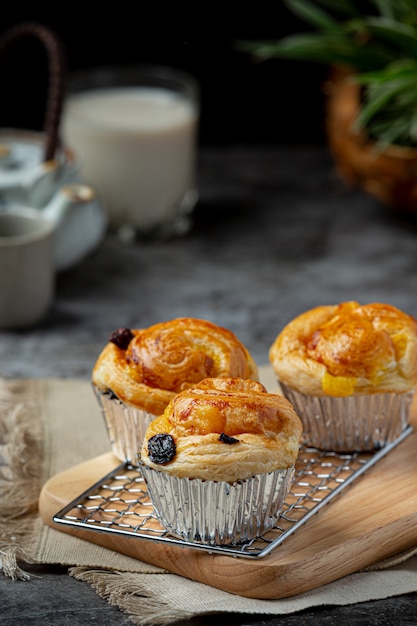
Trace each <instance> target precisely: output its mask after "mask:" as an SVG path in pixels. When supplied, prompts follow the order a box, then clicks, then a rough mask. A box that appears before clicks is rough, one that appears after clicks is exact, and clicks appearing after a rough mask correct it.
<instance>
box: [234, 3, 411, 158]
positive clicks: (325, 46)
mask: <svg viewBox="0 0 417 626" xmlns="http://www.w3.org/2000/svg"><path fill="white" fill-rule="evenodd" d="M284 2H285V4H286V5H287V6H288V8H289V9H290V10H291V11H292V12H293V13H294V14H296V15H297V16H298V17H299V18H301V19H302V20H303V21H304V22H306V23H308V24H310V26H312V27H313V30H314V31H315V32H305V33H299V34H294V35H289V36H287V37H284V38H282V39H280V40H277V41H263V42H262V41H261V42H241V43H240V48H241V49H242V50H246V51H247V52H249V53H251V54H253V55H254V56H255V57H256V58H257V59H270V58H272V57H281V58H287V59H297V60H305V61H312V62H316V63H321V64H325V65H328V66H329V67H333V66H345V67H347V68H349V69H350V70H351V72H352V74H351V80H355V81H357V82H358V83H359V85H360V86H361V102H360V109H359V114H358V117H357V119H356V121H355V128H356V130H365V131H366V133H367V135H368V137H369V138H370V139H372V140H374V141H376V142H377V143H378V144H379V145H380V147H385V146H387V145H392V144H395V145H401V146H416V145H417V0H369V2H363V1H362V2H359V1H357V2H355V1H354V0H284Z"/></svg>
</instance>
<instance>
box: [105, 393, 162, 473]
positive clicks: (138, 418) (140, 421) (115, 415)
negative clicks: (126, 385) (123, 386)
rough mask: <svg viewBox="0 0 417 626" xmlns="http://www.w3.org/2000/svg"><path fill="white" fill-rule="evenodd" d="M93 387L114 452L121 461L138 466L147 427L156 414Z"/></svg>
mask: <svg viewBox="0 0 417 626" xmlns="http://www.w3.org/2000/svg"><path fill="white" fill-rule="evenodd" d="M93 389H94V392H95V395H96V397H97V400H98V403H99V405H100V408H101V412H102V415H103V418H104V422H105V424H106V428H107V434H108V437H109V440H110V445H111V449H112V452H113V454H114V455H115V457H117V458H118V459H119V460H120V461H124V462H130V463H132V465H135V466H137V465H138V454H139V453H140V449H141V447H142V442H143V438H144V436H145V432H146V429H147V427H148V425H149V424H150V423H151V422H152V420H154V419H155V417H156V416H155V415H152V414H151V413H148V412H147V411H143V410H141V409H135V408H134V407H131V406H129V405H127V404H124V403H123V402H122V401H121V400H119V399H118V398H116V397H115V396H111V395H110V394H108V393H105V392H102V391H100V390H99V389H97V388H96V387H94V385H93Z"/></svg>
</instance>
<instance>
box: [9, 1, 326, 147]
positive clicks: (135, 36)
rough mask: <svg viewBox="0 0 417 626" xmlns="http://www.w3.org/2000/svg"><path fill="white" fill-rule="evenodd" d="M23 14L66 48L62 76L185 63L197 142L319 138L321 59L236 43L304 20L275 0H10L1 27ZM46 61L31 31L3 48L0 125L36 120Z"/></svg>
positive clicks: (289, 29)
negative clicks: (264, 55) (271, 54)
mask: <svg viewBox="0 0 417 626" xmlns="http://www.w3.org/2000/svg"><path fill="white" fill-rule="evenodd" d="M5 4H7V7H5ZM190 6H191V7H193V8H190ZM167 7H169V10H168V9H167ZM26 21H35V22H38V23H41V24H43V25H45V26H47V27H48V28H49V29H51V30H53V31H54V32H55V33H56V34H57V36H58V37H59V38H60V40H61V41H62V43H63V46H64V49H65V51H66V65H67V70H68V76H71V75H72V74H73V73H74V72H76V71H79V70H82V69H86V68H89V67H97V66H106V65H107V66H108V65H117V64H122V65H135V64H140V63H159V64H164V65H170V66H173V67H178V68H181V69H183V70H186V71H188V72H190V73H191V74H192V75H194V77H195V78H196V79H197V80H198V82H199V84H200V89H201V126H200V142H201V144H204V145H209V144H212V145H213V144H214V145H223V144H224V145H226V144H231V143H233V144H294V143H319V142H323V141H324V129H323V107H324V102H323V83H324V81H325V77H326V74H327V69H326V68H324V67H321V66H318V65H316V64H313V63H309V62H298V61H291V60H281V59H272V60H268V61H264V62H262V63H259V62H255V61H254V59H253V58H251V57H250V56H249V55H248V54H245V53H242V52H241V51H238V50H237V49H236V42H237V41H239V40H268V39H277V38H280V37H283V36H285V35H287V34H290V33H294V32H299V31H301V30H307V26H306V25H305V24H304V23H303V22H301V21H300V20H299V19H297V18H296V17H295V16H294V15H293V14H292V13H291V12H290V11H289V10H288V9H287V8H286V7H285V5H283V4H282V2H275V3H256V2H252V3H249V4H248V5H245V7H242V3H238V4H236V5H234V4H231V3H223V4H219V5H214V4H212V3H210V4H209V3H207V5H205V4H204V3H194V4H192V5H189V6H187V5H181V4H179V5H178V4H175V3H170V4H167V5H164V4H161V5H152V8H150V7H149V6H148V5H147V4H146V5H144V4H143V3H137V2H117V0H116V2H114V1H113V2H109V3H108V4H103V3H95V2H87V1H86V2H84V3H82V2H65V3H62V2H58V1H57V2H55V3H52V2H28V3H23V2H19V1H17V2H15V3H13V2H12V1H11V0H7V3H3V6H2V10H1V12H0V35H1V34H3V33H4V32H6V31H7V30H8V29H9V28H11V27H13V26H15V25H17V24H20V23H23V22H26ZM46 68H47V57H46V52H45V50H44V48H43V46H42V44H40V43H39V42H38V41H37V40H31V39H27V40H25V41H24V42H21V44H20V45H19V47H18V48H17V49H16V50H15V51H13V53H12V54H9V55H8V56H7V57H0V96H1V97H0V127H3V128H4V127H14V128H19V127H20V128H27V129H34V130H38V129H40V128H42V125H43V114H44V109H45V94H46V86H47V69H46Z"/></svg>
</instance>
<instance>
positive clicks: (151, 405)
mask: <svg viewBox="0 0 417 626" xmlns="http://www.w3.org/2000/svg"><path fill="white" fill-rule="evenodd" d="M217 376H236V377H242V378H252V379H256V380H258V369H257V366H256V364H255V362H254V360H253V358H252V356H251V355H250V353H249V351H248V350H247V349H246V347H245V346H244V345H243V344H242V343H241V342H240V341H239V340H238V338H237V337H236V336H235V335H234V334H233V333H232V332H231V331H230V330H227V329H226V328H223V327H221V326H217V325H215V324H213V323H212V322H209V321H206V320H200V319H195V318H190V317H183V318H177V319H173V320H170V321H167V322H161V323H159V324H155V325H153V326H150V327H149V328H145V329H133V330H129V329H119V330H118V331H116V332H115V333H114V334H113V335H112V337H111V338H110V340H109V342H108V344H107V345H106V346H105V347H104V349H103V351H102V352H101V354H100V355H99V357H98V359H97V362H96V364H95V366H94V368H93V372H92V382H93V384H94V385H95V386H96V387H97V388H98V389H99V390H101V391H103V392H108V391H111V392H112V393H113V394H115V395H116V396H117V397H118V398H119V399H120V400H122V401H123V402H125V403H127V404H131V405H133V406H135V407H137V408H141V409H143V410H145V411H148V412H149V413H152V414H154V415H160V414H161V413H163V411H164V409H165V407H166V405H167V404H168V402H169V401H170V400H171V398H172V397H173V396H174V394H176V393H178V392H179V391H182V390H183V389H186V388H187V387H190V386H191V385H193V384H194V383H196V382H199V381H200V380H202V379H204V378H208V377H217Z"/></svg>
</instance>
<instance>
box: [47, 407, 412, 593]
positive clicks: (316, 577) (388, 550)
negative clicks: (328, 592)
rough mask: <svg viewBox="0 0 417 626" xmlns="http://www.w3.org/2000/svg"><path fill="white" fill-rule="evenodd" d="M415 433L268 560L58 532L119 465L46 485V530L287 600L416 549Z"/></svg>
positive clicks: (104, 464)
mask: <svg viewBox="0 0 417 626" xmlns="http://www.w3.org/2000/svg"><path fill="white" fill-rule="evenodd" d="M416 408H417V407H416V402H414V406H413V412H412V413H413V417H412V420H411V422H412V425H413V427H414V430H413V432H412V433H411V434H410V435H409V436H408V437H407V438H406V439H405V440H404V441H402V442H401V443H400V444H399V445H398V446H397V447H396V448H394V449H393V450H392V451H391V452H390V453H389V454H388V455H387V456H386V457H384V458H382V459H381V460H380V461H379V462H378V463H377V464H376V465H375V466H374V467H372V468H371V469H369V470H368V471H367V472H366V473H365V474H364V475H363V476H362V477H360V478H359V479H358V480H357V481H356V482H355V483H353V484H352V485H351V486H349V487H347V488H346V490H344V491H343V493H342V494H341V495H340V497H338V498H336V499H335V500H333V501H332V502H330V503H329V504H328V505H326V506H325V507H324V508H322V509H321V510H320V511H319V512H318V513H317V514H316V515H314V516H313V517H312V518H311V519H310V520H308V521H307V522H306V524H305V525H303V526H302V527H301V528H300V529H299V530H298V531H296V532H295V533H294V534H293V535H292V536H290V537H288V538H287V539H285V541H284V542H283V544H282V545H281V546H278V547H277V548H276V549H275V550H274V551H273V552H271V553H270V554H269V555H267V556H265V557H263V558H260V559H250V560H248V559H242V558H234V557H232V556H223V555H218V554H217V555H213V554H209V553H208V552H205V551H200V550H192V549H189V548H182V547H177V546H175V545H170V544H160V543H155V542H152V541H147V540H140V539H137V538H131V537H123V536H122V537H121V536H120V535H114V534H107V533H102V532H98V531H94V530H88V529H87V530H85V529H83V528H76V527H72V526H66V525H62V524H57V523H55V522H54V521H53V519H52V518H53V516H54V515H55V514H56V513H57V512H58V511H60V510H61V509H62V508H63V507H64V506H65V505H67V504H68V503H69V502H71V501H72V500H73V499H74V498H76V497H77V496H79V495H80V494H81V493H82V492H83V491H85V490H86V489H87V488H89V487H90V486H91V485H93V484H94V483H95V482H97V481H98V480H100V479H101V478H102V477H103V476H105V475H106V474H107V473H108V472H109V471H111V470H112V469H113V468H114V467H116V466H117V465H118V464H119V462H118V461H117V460H116V459H115V458H114V457H113V455H112V454H111V453H107V454H104V455H102V456H100V457H97V458H94V459H91V460H90V461H88V462H86V463H83V464H81V465H78V466H75V467H73V468H71V469H69V470H66V471H64V472H62V473H60V474H57V475H56V476H53V477H52V478H51V479H49V480H48V481H47V483H46V484H45V485H44V487H43V489H42V492H41V495H40V500H39V508H40V513H41V516H42V519H43V520H44V522H45V523H46V524H48V525H49V526H52V527H54V528H56V529H57V530H59V531H61V532H64V533H70V534H72V535H75V536H78V537H81V538H83V539H85V540H87V541H90V542H93V543H96V544H99V545H102V546H104V547H106V548H110V549H112V550H115V551H117V552H121V553H124V554H126V555H128V556H131V557H134V558H138V559H141V560H143V561H145V562H148V563H152V564H154V565H157V566H159V567H162V568H164V569H166V570H169V571H171V572H173V573H176V574H179V575H181V576H184V577H187V578H191V579H193V580H196V581H199V582H202V583H205V584H207V585H211V586H213V587H216V588H219V589H222V590H224V591H228V592H230V593H233V594H237V595H241V596H246V597H251V598H259V599H273V598H284V597H289V596H292V595H296V594H298V593H301V592H304V591H307V590H309V589H313V588H316V587H319V586H321V585H324V584H326V583H329V582H332V581H334V580H336V579H338V578H341V577H343V576H345V575H347V574H351V573H353V572H356V571H359V570H360V569H362V568H364V567H367V566H370V565H372V564H374V563H376V562H378V561H380V560H382V559H384V558H386V557H389V556H392V555H394V554H396V553H398V552H401V551H403V550H406V549H407V548H410V547H412V546H413V545H417V490H416V477H417V454H416V450H417V428H416V426H417V424H416V421H417V420H416Z"/></svg>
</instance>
